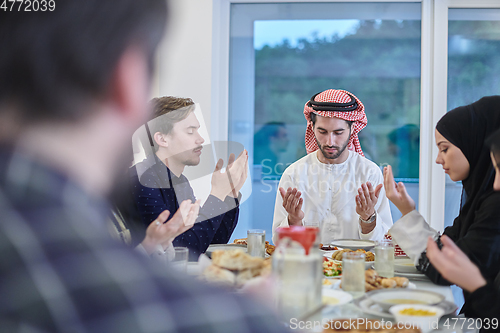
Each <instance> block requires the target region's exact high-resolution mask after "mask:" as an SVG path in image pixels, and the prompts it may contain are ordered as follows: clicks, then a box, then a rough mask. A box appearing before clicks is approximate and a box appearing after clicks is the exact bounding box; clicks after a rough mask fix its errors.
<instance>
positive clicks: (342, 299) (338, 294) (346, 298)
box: [322, 289, 352, 306]
mask: <svg viewBox="0 0 500 333" xmlns="http://www.w3.org/2000/svg"><path fill="white" fill-rule="evenodd" d="M322 296H323V297H325V296H326V297H334V298H336V299H337V300H338V303H335V304H329V303H327V304H328V306H337V305H342V304H346V303H349V302H350V301H352V295H351V294H348V293H346V292H345V291H342V290H334V289H323V292H322Z"/></svg>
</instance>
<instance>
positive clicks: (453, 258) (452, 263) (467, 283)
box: [427, 130, 500, 330]
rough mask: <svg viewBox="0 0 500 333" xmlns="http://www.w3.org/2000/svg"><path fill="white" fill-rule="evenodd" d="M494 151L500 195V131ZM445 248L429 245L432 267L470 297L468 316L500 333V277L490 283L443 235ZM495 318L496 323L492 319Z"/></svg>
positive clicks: (492, 146) (493, 140)
mask: <svg viewBox="0 0 500 333" xmlns="http://www.w3.org/2000/svg"><path fill="white" fill-rule="evenodd" d="M487 144H488V146H490V150H491V162H492V163H493V168H494V169H495V180H494V182H493V189H494V190H495V191H500V130H499V131H496V132H495V133H494V134H493V135H492V136H491V137H490V138H489V139H488V140H487ZM440 239H441V241H442V244H443V247H442V249H439V248H438V246H437V244H436V242H434V240H433V239H432V238H429V239H428V241H427V257H428V258H429V261H430V262H431V263H432V265H433V266H434V267H435V268H436V269H437V270H438V271H439V272H440V273H441V275H442V276H443V277H444V278H446V279H447V280H448V281H450V282H452V283H455V284H456V285H457V286H459V287H461V288H463V289H464V290H466V291H467V292H469V293H470V295H469V297H468V307H467V309H468V315H469V316H471V317H478V318H481V319H484V320H485V321H484V322H483V323H484V324H485V325H484V327H483V328H485V329H490V328H491V329H493V330H496V329H500V322H499V321H498V318H499V316H500V274H498V275H497V277H496V279H495V280H494V281H491V280H490V281H487V280H486V279H485V278H484V277H483V276H482V275H481V272H480V271H479V269H478V267H477V266H476V265H474V263H472V262H471V260H470V259H469V258H468V257H467V255H465V253H463V252H462V250H460V248H459V247H458V246H456V245H455V243H453V241H452V240H451V239H450V238H449V237H447V236H446V235H443V236H442V237H441V238H440ZM493 318H496V319H497V321H496V322H495V321H493V320H492V319H493Z"/></svg>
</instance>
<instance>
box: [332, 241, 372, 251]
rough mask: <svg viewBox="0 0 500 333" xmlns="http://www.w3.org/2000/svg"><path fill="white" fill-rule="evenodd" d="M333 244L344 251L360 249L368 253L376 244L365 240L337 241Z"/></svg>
mask: <svg viewBox="0 0 500 333" xmlns="http://www.w3.org/2000/svg"><path fill="white" fill-rule="evenodd" d="M331 244H332V245H334V246H336V247H341V248H343V249H349V250H353V251H354V250H358V249H362V250H365V251H368V250H371V249H373V248H374V247H375V244H376V243H375V242H374V241H371V240H363V239H335V240H333V241H332V243H331Z"/></svg>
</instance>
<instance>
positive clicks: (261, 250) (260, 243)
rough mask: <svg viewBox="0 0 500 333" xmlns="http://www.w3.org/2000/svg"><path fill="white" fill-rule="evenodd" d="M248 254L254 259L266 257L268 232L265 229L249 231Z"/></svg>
mask: <svg viewBox="0 0 500 333" xmlns="http://www.w3.org/2000/svg"><path fill="white" fill-rule="evenodd" d="M247 244H248V245H247V249H248V254H249V255H251V256H253V257H261V258H264V257H265V256H266V231H265V230H263V229H250V230H248V231H247Z"/></svg>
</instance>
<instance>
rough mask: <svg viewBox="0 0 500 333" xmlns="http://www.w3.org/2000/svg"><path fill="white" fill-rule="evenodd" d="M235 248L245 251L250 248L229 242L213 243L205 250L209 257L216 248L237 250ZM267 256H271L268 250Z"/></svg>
mask: <svg viewBox="0 0 500 333" xmlns="http://www.w3.org/2000/svg"><path fill="white" fill-rule="evenodd" d="M235 249H240V250H242V251H243V252H245V253H247V252H248V249H247V246H246V245H243V244H234V243H229V244H212V245H209V246H208V248H207V251H206V252H205V254H206V255H207V256H208V257H209V258H212V252H213V251H215V250H223V251H227V250H235ZM267 257H270V255H269V254H268V253H267V252H266V258H267Z"/></svg>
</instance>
